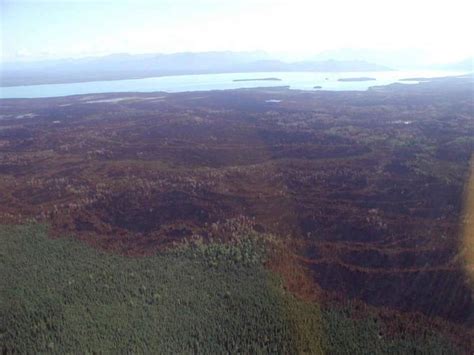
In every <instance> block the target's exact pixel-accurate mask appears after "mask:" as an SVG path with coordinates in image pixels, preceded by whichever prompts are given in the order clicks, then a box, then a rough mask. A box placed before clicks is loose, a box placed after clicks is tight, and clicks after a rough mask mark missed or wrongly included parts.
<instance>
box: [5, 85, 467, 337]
mask: <svg viewBox="0 0 474 355" xmlns="http://www.w3.org/2000/svg"><path fill="white" fill-rule="evenodd" d="M266 100H281V101H280V102H266ZM473 137H474V102H473V81H472V78H470V77H465V78H447V79H443V80H434V81H428V82H423V83H421V84H417V85H402V84H398V85H391V86H387V87H375V88H373V89H371V90H369V91H367V92H325V91H319V92H304V91H294V90H288V89H285V88H276V89H242V90H232V91H220V92H219V91H214V92H191V93H178V94H167V93H151V94H138V93H120V94H97V95H95V94H91V95H81V96H72V97H63V98H48V99H4V100H0V224H21V223H26V222H31V221H35V222H41V223H46V224H49V225H50V226H51V234H53V235H65V234H72V235H74V236H76V237H77V238H78V239H80V240H83V241H85V242H86V243H88V244H90V245H92V246H95V247H99V248H101V249H102V250H111V251H113V252H117V253H120V254H126V255H133V256H139V255H152V254H153V253H155V252H156V251H158V250H164V249H166V248H169V247H171V246H172V245H174V243H175V242H180V241H183V240H184V239H186V238H188V237H191V236H192V235H195V234H198V235H201V236H203V238H204V240H206V239H209V238H211V237H216V236H218V234H219V230H220V229H219V225H222V224H223V223H225V221H228V220H230V219H233V218H242V217H245V218H247V219H248V220H251V221H252V223H251V225H252V228H253V229H254V230H255V231H257V232H259V233H270V234H272V235H274V236H275V237H276V238H277V239H278V240H281V241H283V242H284V243H285V246H286V250H287V255H286V256H285V257H283V258H281V259H280V261H281V263H280V264H279V262H278V260H273V261H272V262H270V263H269V265H268V267H270V268H271V269H273V270H275V271H277V272H279V273H280V274H281V275H282V277H283V278H284V279H285V282H286V287H287V288H288V289H289V290H290V291H291V292H293V294H295V295H296V296H298V297H301V298H302V299H305V300H315V299H318V300H320V301H321V302H323V301H324V302H326V303H331V304H332V303H333V302H336V303H337V302H339V301H341V302H342V300H347V299H354V300H360V301H362V302H363V303H364V304H367V305H369V306H370V307H372V306H373V307H376V308H377V309H380V310H382V311H383V312H385V311H386V312H389V313H390V312H396V314H401V315H402V316H406V317H411V316H412V315H417V317H418V316H419V317H421V318H422V319H424V320H425V321H426V322H427V324H428V323H429V322H431V321H434V322H439V323H440V324H443V327H446V328H449V329H451V328H450V327H454V328H455V329H457V330H456V331H453V334H455V335H454V336H459V337H461V338H463V339H464V338H469V335H472V333H471V332H472V326H473V325H474V299H473V292H472V290H471V289H470V288H469V287H468V284H467V283H466V275H465V272H464V269H463V265H462V262H461V260H460V257H459V250H460V238H461V236H460V231H461V216H462V212H463V202H464V198H465V196H464V193H463V191H464V186H465V184H466V181H467V179H468V174H469V162H470V159H471V156H472V153H473V151H474V150H473V143H474V138H473ZM288 260H290V261H288ZM295 270H297V271H295ZM300 272H301V275H303V274H304V275H305V277H301V278H300V277H299V276H301V275H300V274H298V273H300ZM387 314H388V313H387ZM390 314H392V313H390Z"/></svg>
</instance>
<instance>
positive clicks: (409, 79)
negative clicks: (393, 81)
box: [399, 78, 432, 82]
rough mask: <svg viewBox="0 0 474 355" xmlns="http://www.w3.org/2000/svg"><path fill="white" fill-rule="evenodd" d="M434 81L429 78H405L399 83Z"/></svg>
mask: <svg viewBox="0 0 474 355" xmlns="http://www.w3.org/2000/svg"><path fill="white" fill-rule="evenodd" d="M430 80H432V79H429V78H404V79H400V80H399V81H420V82H422V81H430Z"/></svg>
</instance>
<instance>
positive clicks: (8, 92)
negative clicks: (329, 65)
mask: <svg viewBox="0 0 474 355" xmlns="http://www.w3.org/2000/svg"><path fill="white" fill-rule="evenodd" d="M460 74H463V73H462V72H453V71H450V72H447V71H444V72H443V71H417V72H415V71H387V72H344V73H323V72H317V73H316V72H315V73H310V72H305V73H301V72H283V73H282V72H278V73H273V72H264V73H232V74H201V75H179V76H165V77H155V78H146V79H131V80H111V81H93V82H85V83H68V84H47V85H31V86H14V87H0V98H38V97H55V96H68V95H79V94H92V93H106V92H154V91H166V92H183V91H203V90H226V89H238V88H252V87H274V86H290V88H292V89H300V90H315V89H313V88H314V87H315V86H321V87H322V88H321V89H320V90H338V91H341V90H367V89H368V88H369V87H371V86H376V85H388V84H391V83H395V82H398V81H399V80H400V79H404V78H414V77H424V78H434V77H442V76H451V75H460ZM268 77H275V78H279V79H281V81H238V82H235V81H233V80H235V79H254V78H255V79H258V78H268ZM357 77H370V78H375V79H376V80H375V81H358V82H340V81H338V79H340V78H357ZM404 83H405V84H410V83H411V84H413V83H416V82H404Z"/></svg>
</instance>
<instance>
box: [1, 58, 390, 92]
mask: <svg viewBox="0 0 474 355" xmlns="http://www.w3.org/2000/svg"><path fill="white" fill-rule="evenodd" d="M386 70H391V69H390V68H389V67H387V66H383V65H378V64H373V63H370V62H367V61H363V60H333V59H327V60H313V61H299V62H285V61H281V60H276V59H272V58H271V57H270V56H269V55H268V54H266V53H263V52H201V53H189V52H188V53H175V54H143V55H130V54H113V55H109V56H104V57H88V58H81V59H63V60H50V61H41V62H23V63H9V64H3V65H2V66H1V68H0V86H18V85H36V84H51V83H71V82H84V81H97V80H120V79H134V78H146V77H153V76H169V75H185V74H211V73H244V72H247V73H251V72H288V71H290V72H291V71H300V72H301V71H303V72H304V71H308V72H346V71H386Z"/></svg>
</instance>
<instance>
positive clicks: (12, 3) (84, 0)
mask: <svg viewBox="0 0 474 355" xmlns="http://www.w3.org/2000/svg"><path fill="white" fill-rule="evenodd" d="M473 4H474V2H473V1H472V0H430V1H425V0H350V1H347V0H326V1H319V0H287V1H282V0H234V1H227V0H201V1H200V0H49V1H48V0H0V13H1V15H0V39H1V43H0V49H1V52H0V60H1V61H2V62H15V61H33V60H42V59H59V58H70V57H74V58H76V57H85V56H96V55H107V54H112V53H130V54H137V53H174V52H188V51H194V52H200V51H222V50H230V51H255V50H258V51H266V52H269V53H278V54H281V55H286V56H287V57H293V58H307V57H310V56H311V55H314V54H316V53H319V52H323V51H328V50H334V49H338V48H371V49H383V50H395V49H401V48H408V49H410V48H413V49H417V50H422V51H424V52H426V53H428V54H429V56H430V57H431V58H432V61H433V62H449V61H457V60H461V59H464V58H466V57H468V56H471V55H472V54H473V51H474V50H473V43H474V42H473V41H472V33H474V28H473V23H474V21H472V16H473V14H474V11H473V10H474V5H473Z"/></svg>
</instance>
